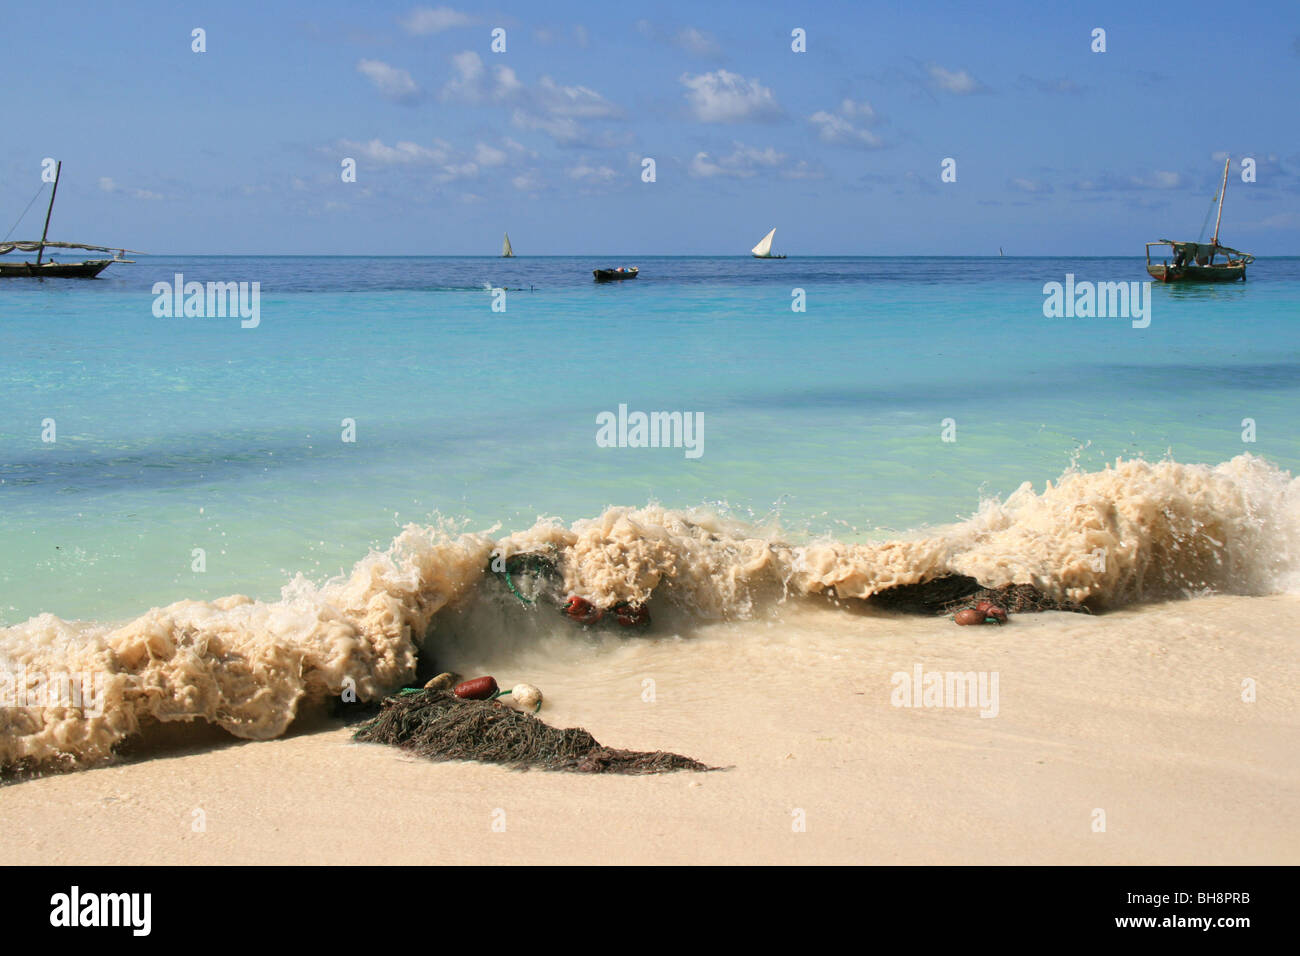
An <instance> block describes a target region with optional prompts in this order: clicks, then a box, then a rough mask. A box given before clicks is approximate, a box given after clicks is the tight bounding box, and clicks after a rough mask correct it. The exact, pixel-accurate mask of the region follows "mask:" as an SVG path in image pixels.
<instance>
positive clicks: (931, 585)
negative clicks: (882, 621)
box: [868, 574, 1092, 614]
mask: <svg viewBox="0 0 1300 956" xmlns="http://www.w3.org/2000/svg"><path fill="white" fill-rule="evenodd" d="M868 601H869V602H870V603H872V604H875V605H877V606H879V607H883V608H887V609H889V610H891V611H902V612H905V613H908V614H951V613H952V612H953V611H957V610H960V609H961V608H964V607H974V606H975V604H976V602H978V601H992V602H993V603H994V604H996V605H998V606H999V607H1001V608H1002V609H1003V610H1004V611H1008V612H1010V613H1012V614H1027V613H1033V612H1036V611H1075V612H1078V613H1081V614H1090V613H1092V612H1091V611H1089V610H1088V608H1086V607H1085V606H1084V605H1082V604H1076V603H1074V602H1073V601H1060V600H1057V599H1056V598H1053V597H1051V596H1049V595H1048V594H1045V593H1044V592H1043V591H1040V590H1039V589H1038V588H1036V587H1034V586H1033V585H1032V584H1007V585H1004V586H1002V587H1000V588H986V587H982V586H981V585H980V583H979V581H977V580H975V578H972V577H968V576H966V575H964V574H947V575H944V576H943V577H941V578H934V579H933V580H930V581H923V582H921V583H920V584H904V585H900V586H898V587H895V588H888V589H887V590H884V591H878V592H876V593H875V594H873V595H871V597H870V598H868Z"/></svg>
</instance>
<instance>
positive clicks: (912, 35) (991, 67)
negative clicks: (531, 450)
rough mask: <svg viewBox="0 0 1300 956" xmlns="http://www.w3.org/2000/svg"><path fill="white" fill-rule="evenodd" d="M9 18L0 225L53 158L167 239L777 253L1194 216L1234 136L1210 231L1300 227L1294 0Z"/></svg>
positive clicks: (328, 8)
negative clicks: (945, 175)
mask: <svg viewBox="0 0 1300 956" xmlns="http://www.w3.org/2000/svg"><path fill="white" fill-rule="evenodd" d="M4 24H5V30H4V37H3V39H0V48H2V49H3V51H4V62H5V67H6V89H5V103H6V109H5V116H4V119H3V121H2V125H0V128H2V129H3V135H2V136H0V177H2V182H0V230H8V229H9V227H10V225H11V224H13V223H14V221H15V220H17V219H18V217H19V215H20V213H22V211H23V208H24V207H25V206H26V205H27V203H28V202H29V200H31V199H32V197H33V195H34V194H35V193H36V191H37V189H38V188H39V187H40V185H41V181H40V175H41V163H42V161H43V160H44V159H45V158H46V157H53V158H56V159H59V160H62V161H63V179H62V181H61V183H60V186H59V201H58V204H57V207H56V209H55V213H54V219H53V223H52V225H51V233H50V238H52V239H62V240H65V241H77V242H88V243H96V244H106V245H107V244H114V245H124V246H126V247H128V248H132V249H139V250H143V251H146V252H151V253H157V254H175V255H208V254H213V255H215V254H260V255H293V254H311V255H351V254H356V255H480V254H482V255H492V254H495V253H497V252H498V251H499V250H500V246H501V236H502V233H503V232H505V231H508V232H509V234H510V237H511V241H512V243H513V245H514V248H515V251H516V253H518V254H520V255H530V254H532V255H565V254H573V255H585V254H602V255H614V254H618V255H628V254H638V253H639V254H644V255H677V254H680V255H746V254H747V253H748V250H749V247H750V246H752V245H753V244H754V243H755V242H757V241H758V239H759V238H760V237H761V236H762V235H763V234H764V233H766V232H767V231H768V230H769V229H771V228H773V227H776V229H777V236H776V242H775V244H774V251H776V252H785V253H788V254H790V255H838V254H843V255H996V254H997V251H998V248H999V247H1002V248H1003V249H1005V251H1006V253H1007V254H1008V255H1126V254H1132V255H1140V254H1142V246H1143V244H1144V243H1145V242H1147V241H1150V240H1153V239H1157V238H1174V239H1196V238H1198V237H1199V235H1200V229H1201V225H1202V223H1203V222H1204V220H1205V217H1206V212H1207V210H1208V209H1209V207H1210V205H1211V201H1212V199H1213V197H1214V196H1215V194H1216V192H1217V191H1218V185H1219V180H1220V178H1221V176H1222V173H1223V163H1224V158H1225V156H1230V157H1231V158H1232V170H1231V173H1230V178H1229V185H1228V192H1227V200H1226V204H1225V211H1224V220H1223V228H1222V232H1221V240H1222V241H1223V242H1225V243H1227V244H1228V245H1231V246H1234V247H1236V248H1240V249H1243V250H1245V251H1248V252H1252V253H1254V254H1256V255H1259V256H1267V255H1297V254H1300V119H1298V117H1300V2H1297V0H1268V2H1258V3H1254V2H1249V0H1247V2H1239V3H1233V4H1227V5H1225V4H1224V3H1222V2H1218V0H1216V2H1213V3H1202V2H1197V0H1191V2H1180V3H1176V4H1167V3H1150V4H1140V5H1139V4H1134V3H1131V2H1126V3H1074V4H1069V5H1068V6H1067V5H1066V4H1061V3H1047V2H1043V0H1033V2H1019V0H1015V2H1012V0H1007V2H996V0H994V2H989V3H978V4H976V3H969V2H963V3H929V2H921V0H918V2H913V3H875V2H872V3H866V2H854V3H831V2H826V3H764V2H747V3H744V4H738V3H736V4H733V3H727V2H721V3H713V4H707V5H706V4H700V3H672V2H670V3H654V4H630V3H627V4H620V3H603V4H592V3H573V2H566V0H548V2H547V3H545V4H538V3H492V4H490V5H470V4H466V3H458V4H455V5H453V6H443V5H434V4H430V5H419V4H415V3H409V2H407V3H387V2H367V3H365V4H359V3H355V2H337V0H317V2H313V3H311V4H305V3H303V4H290V3H249V2H244V0H234V2H231V0H226V2H221V3H185V2H173V3H151V2H130V0H128V2H123V3H114V4H104V3H94V4H90V3H79V2H70V3H60V4H58V5H55V6H51V5H48V4H35V3H14V4H9V5H7V8H6V11H5V16H4ZM196 29H202V30H203V31H204V41H205V46H206V50H205V51H204V52H195V51H194V49H193V46H194V44H195V40H194V38H193V31H194V30H196ZM1097 29H1101V30H1104V31H1105V51H1104V52H1094V50H1093V49H1092V48H1093V46H1094V45H1095V43H1096V41H1095V39H1094V31H1095V30H1097ZM795 30H802V31H803V34H804V37H805V41H804V42H805V46H806V49H805V50H804V51H803V52H796V51H795V50H794V49H792V46H793V45H794V43H795V40H794V38H793V36H792V34H793V31H795ZM494 31H504V33H503V34H502V33H496V36H497V37H499V38H500V37H503V38H504V47H505V49H504V51H503V52H497V51H494V50H493V36H494ZM500 45H501V44H500V42H499V41H498V46H500ZM1243 158H1250V159H1252V160H1254V166H1255V181H1254V182H1243V181H1242V178H1241V176H1242V172H1243V170H1242V167H1241V165H1240V164H1241V160H1242V159H1243ZM347 159H352V160H355V163H356V181H355V182H345V181H344V177H343V163H344V161H345V160H347ZM646 159H653V160H654V174H655V175H654V181H653V182H646V181H644V178H643V177H644V175H645V173H644V171H645V165H644V161H645V160H646ZM945 159H952V160H954V161H955V167H954V168H955V174H956V179H955V181H954V182H943V181H941V172H942V168H943V161H944V160H945ZM47 188H48V187H47ZM44 202H45V197H41V198H40V199H39V200H38V201H37V202H36V203H35V204H34V205H33V206H32V207H31V209H30V211H29V212H28V213H27V215H26V217H25V218H23V219H22V220H21V223H20V226H19V228H17V229H15V230H14V231H13V233H12V234H11V235H10V238H14V239H28V238H39V235H40V229H41V225H42V218H43V213H44V208H43V207H44ZM1209 230H1210V231H1212V230H1213V219H1212V218H1211V220H1210V225H1209ZM0 235H3V233H2V232H0Z"/></svg>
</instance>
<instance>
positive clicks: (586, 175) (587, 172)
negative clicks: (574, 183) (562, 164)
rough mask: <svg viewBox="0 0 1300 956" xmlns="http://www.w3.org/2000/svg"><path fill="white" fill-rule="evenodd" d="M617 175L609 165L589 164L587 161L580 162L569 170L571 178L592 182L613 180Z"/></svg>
mask: <svg viewBox="0 0 1300 956" xmlns="http://www.w3.org/2000/svg"><path fill="white" fill-rule="evenodd" d="M617 175H618V173H616V172H614V170H612V169H610V168H609V167H608V166H589V165H588V164H587V163H586V162H580V163H579V164H578V165H577V166H574V167H573V168H572V169H570V170H569V178H570V179H576V180H578V181H579V182H584V183H591V184H599V183H608V182H612V181H613V180H614V178H615V177H616V176H617Z"/></svg>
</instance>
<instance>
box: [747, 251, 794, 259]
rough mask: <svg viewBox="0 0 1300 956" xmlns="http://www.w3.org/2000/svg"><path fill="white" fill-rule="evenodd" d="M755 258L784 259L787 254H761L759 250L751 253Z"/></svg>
mask: <svg viewBox="0 0 1300 956" xmlns="http://www.w3.org/2000/svg"><path fill="white" fill-rule="evenodd" d="M750 255H752V256H753V257H754V258H755V259H784V258H785V256H760V255H759V254H758V253H757V252H752V253H750Z"/></svg>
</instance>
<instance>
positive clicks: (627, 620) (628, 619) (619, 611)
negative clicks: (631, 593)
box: [614, 601, 650, 627]
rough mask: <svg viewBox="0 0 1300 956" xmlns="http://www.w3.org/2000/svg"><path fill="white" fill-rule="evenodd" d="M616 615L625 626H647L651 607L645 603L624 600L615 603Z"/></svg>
mask: <svg viewBox="0 0 1300 956" xmlns="http://www.w3.org/2000/svg"><path fill="white" fill-rule="evenodd" d="M614 616H615V619H616V620H617V621H618V623H619V624H620V625H621V626H623V627H645V626H647V625H648V624H649V623H650V609H649V608H648V607H646V606H645V605H644V604H632V603H630V602H628V601H624V602H623V603H621V604H615V605H614Z"/></svg>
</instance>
